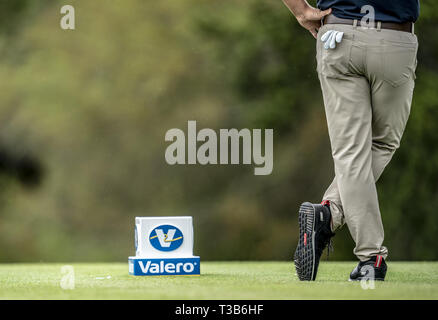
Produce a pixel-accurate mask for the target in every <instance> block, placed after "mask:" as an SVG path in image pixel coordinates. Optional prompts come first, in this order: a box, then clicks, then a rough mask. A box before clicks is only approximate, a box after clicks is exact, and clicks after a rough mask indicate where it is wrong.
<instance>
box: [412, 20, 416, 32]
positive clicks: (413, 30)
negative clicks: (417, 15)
mask: <svg viewBox="0 0 438 320" xmlns="http://www.w3.org/2000/svg"><path fill="white" fill-rule="evenodd" d="M412 34H414V35H415V23H413V22H412Z"/></svg>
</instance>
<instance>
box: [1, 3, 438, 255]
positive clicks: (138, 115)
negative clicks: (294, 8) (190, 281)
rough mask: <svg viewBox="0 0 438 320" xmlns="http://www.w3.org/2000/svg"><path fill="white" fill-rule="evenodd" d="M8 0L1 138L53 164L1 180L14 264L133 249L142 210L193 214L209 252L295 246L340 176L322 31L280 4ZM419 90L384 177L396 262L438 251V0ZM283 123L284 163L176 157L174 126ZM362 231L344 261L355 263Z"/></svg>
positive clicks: (341, 236)
mask: <svg viewBox="0 0 438 320" xmlns="http://www.w3.org/2000/svg"><path fill="white" fill-rule="evenodd" d="M64 4H65V3H64V1H46V0H44V1H43V0H42V1H30V0H14V1H1V2H0V92H1V94H0V142H1V143H2V144H3V145H5V146H7V147H8V148H11V149H14V150H18V151H19V150H26V151H31V152H33V153H34V154H36V155H38V157H39V158H40V159H41V161H42V162H43V163H44V166H45V168H46V175H45V179H44V181H43V183H42V185H41V187H40V188H38V189H37V190H34V191H32V192H29V191H28V190H26V189H24V188H22V187H21V186H20V185H19V184H18V183H17V182H15V181H13V180H11V179H8V178H7V177H0V178H1V180H0V184H1V186H2V192H1V194H0V201H1V206H0V261H40V260H44V261H101V260H102V261H103V260H106V261H113V260H118V261H124V260H126V258H127V256H128V255H131V254H133V251H134V248H133V246H134V245H133V236H134V235H133V225H134V217H135V216H147V215H180V214H184V215H192V216H194V223H195V238H196V243H195V253H196V254H199V255H200V256H201V257H202V258H203V259H205V260H207V259H208V260H212V259H218V260H222V259H223V260H226V259H261V260H264V259H275V260H284V259H290V258H291V257H292V252H293V250H294V247H295V244H296V240H297V239H296V238H297V225H296V224H297V209H298V207H299V204H300V203H301V202H303V201H313V202H319V201H320V197H321V195H322V194H323V192H324V190H325V188H326V187H327V186H328V184H329V183H330V181H331V179H332V175H333V165H332V160H331V156H330V146H329V141H328V137H327V126H326V121H325V115H324V112H323V107H322V97H321V93H320V88H319V83H318V79H317V76H316V73H315V67H316V63H315V41H314V39H313V38H312V37H311V36H310V34H308V33H307V32H306V31H305V30H303V29H302V28H301V27H300V26H299V25H298V24H297V23H296V21H295V20H294V18H293V17H292V16H291V14H290V13H289V12H288V10H287V9H286V8H285V7H284V6H283V4H282V2H281V1H280V0H277V1H263V0H246V1H236V0H221V1H201V0H184V1H170V0H161V1H152V0H147V1H145V0H129V1H127V0H126V1H111V2H108V1H103V0H93V1H85V0H75V1H73V2H72V3H71V4H73V5H74V6H75V9H76V30H75V31H63V30H61V29H60V27H59V20H60V17H61V15H60V13H59V10H60V8H61V6H62V5H64ZM421 9H422V12H421V19H420V21H419V23H417V25H416V30H417V34H418V37H419V41H420V51H419V56H418V61H419V64H418V69H417V86H416V91H415V98H414V103H413V108H412V113H411V118H410V120H409V123H408V127H407V129H406V132H405V136H404V138H403V142H402V146H401V148H400V149H399V151H398V152H397V153H396V155H395V156H394V158H393V161H392V163H391V165H390V166H389V168H388V169H387V170H386V171H385V173H384V174H383V176H382V177H381V179H380V181H379V183H378V189H379V192H380V194H379V196H380V203H381V210H382V215H383V220H384V224H385V226H386V245H387V246H388V247H389V248H390V257H391V258H392V259H403V260H409V259H417V260H418V259H419V260H423V259H437V258H438V247H437V246H436V241H437V235H438V227H437V225H438V215H437V214H436V212H435V211H436V209H435V208H434V203H436V202H437V200H438V181H437V178H438V150H437V148H436V146H437V145H438V134H437V129H438V121H437V120H438V91H437V83H438V59H437V57H438V38H437V37H436V36H435V34H434V32H435V31H434V30H435V29H436V27H437V23H436V21H437V18H438V4H437V3H436V1H432V0H428V1H426V0H424V1H422V2H421ZM188 120H197V123H198V128H204V127H209V128H214V129H219V128H232V127H236V128H274V149H275V150H274V171H273V173H272V175H270V176H254V175H253V168H252V166H244V165H235V166H200V165H193V166H169V165H167V164H166V162H165V161H164V151H165V148H166V147H167V143H166V142H165V141H164V134H165V132H166V131H167V130H168V129H170V128H181V129H183V130H186V126H187V121H188ZM352 248H353V243H352V240H351V238H350V236H349V233H348V230H347V228H344V229H343V230H342V231H341V232H339V233H338V234H337V236H336V238H335V253H334V256H333V258H334V259H340V260H343V259H353V258H354V256H353V255H352Z"/></svg>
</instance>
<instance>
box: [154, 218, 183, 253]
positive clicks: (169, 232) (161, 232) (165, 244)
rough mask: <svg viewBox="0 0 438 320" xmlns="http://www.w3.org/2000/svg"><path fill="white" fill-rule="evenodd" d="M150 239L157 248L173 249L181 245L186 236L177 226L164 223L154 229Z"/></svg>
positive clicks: (162, 249) (163, 249)
mask: <svg viewBox="0 0 438 320" xmlns="http://www.w3.org/2000/svg"><path fill="white" fill-rule="evenodd" d="M149 241H150V243H151V245H152V246H153V247H154V248H155V249H157V250H160V251H173V250H176V249H178V248H179V247H180V246H181V244H182V243H183V241H184V236H183V234H182V232H181V230H179V229H178V228H177V227H175V226H172V225H169V224H163V225H161V226H158V227H156V228H154V229H153V230H152V232H151V233H150V235H149Z"/></svg>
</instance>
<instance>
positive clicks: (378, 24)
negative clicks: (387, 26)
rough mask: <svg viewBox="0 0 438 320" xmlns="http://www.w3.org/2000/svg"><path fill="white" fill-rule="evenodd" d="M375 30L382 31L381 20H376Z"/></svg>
mask: <svg viewBox="0 0 438 320" xmlns="http://www.w3.org/2000/svg"><path fill="white" fill-rule="evenodd" d="M377 31H378V32H380V31H382V21H377Z"/></svg>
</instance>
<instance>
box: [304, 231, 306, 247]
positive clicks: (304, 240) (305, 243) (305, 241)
mask: <svg viewBox="0 0 438 320" xmlns="http://www.w3.org/2000/svg"><path fill="white" fill-rule="evenodd" d="M304 245H305V246H306V245H307V233H305V234H304Z"/></svg>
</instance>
